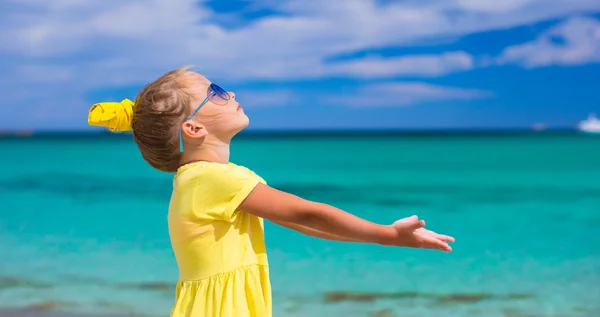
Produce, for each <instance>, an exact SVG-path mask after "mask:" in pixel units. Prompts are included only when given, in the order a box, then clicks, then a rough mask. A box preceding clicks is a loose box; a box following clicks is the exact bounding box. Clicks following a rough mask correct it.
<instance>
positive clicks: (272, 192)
mask: <svg viewBox="0 0 600 317" xmlns="http://www.w3.org/2000/svg"><path fill="white" fill-rule="evenodd" d="M316 206H317V203H315V202H312V201H309V200H306V199H302V198H300V197H298V196H295V195H292V194H289V193H286V192H283V191H280V190H277V189H275V188H272V187H270V186H268V185H265V184H262V183H258V184H257V185H256V186H255V187H254V190H252V192H250V194H249V195H248V196H247V197H246V199H245V200H244V201H242V203H241V204H240V207H239V209H240V210H242V211H244V212H247V213H250V214H253V215H255V216H258V217H261V218H265V219H268V220H271V221H273V222H288V223H299V222H303V220H304V219H306V218H308V217H310V215H311V213H312V211H314V210H315V207H316Z"/></svg>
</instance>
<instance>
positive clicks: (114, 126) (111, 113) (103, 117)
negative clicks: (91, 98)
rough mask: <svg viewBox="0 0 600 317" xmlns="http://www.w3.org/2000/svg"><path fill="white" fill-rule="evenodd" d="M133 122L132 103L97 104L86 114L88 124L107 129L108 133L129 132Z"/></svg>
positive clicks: (124, 100) (125, 101)
mask: <svg viewBox="0 0 600 317" xmlns="http://www.w3.org/2000/svg"><path fill="white" fill-rule="evenodd" d="M132 121H133V101H131V100H129V99H123V101H121V102H99V103H96V104H94V105H93V106H92V108H91V109H90V112H89V114H88V124H89V125H93V126H98V127H107V128H109V129H110V131H112V132H114V131H119V132H124V131H129V130H131V123H132Z"/></svg>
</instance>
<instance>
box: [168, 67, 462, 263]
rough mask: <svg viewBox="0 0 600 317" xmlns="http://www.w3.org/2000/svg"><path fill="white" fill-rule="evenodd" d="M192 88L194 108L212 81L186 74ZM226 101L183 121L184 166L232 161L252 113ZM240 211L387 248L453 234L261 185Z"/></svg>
mask: <svg viewBox="0 0 600 317" xmlns="http://www.w3.org/2000/svg"><path fill="white" fill-rule="evenodd" d="M186 82H188V83H190V84H189V91H190V92H191V93H192V94H193V95H194V98H193V102H192V104H190V110H191V111H193V110H194V109H195V108H196V107H197V106H198V105H199V104H200V103H201V102H202V100H203V99H204V98H205V97H206V92H207V89H208V87H209V85H210V81H209V80H208V79H206V78H205V77H204V76H202V75H200V74H197V73H193V72H189V73H188V74H187V76H186ZM229 94H230V96H231V97H230V99H229V101H228V102H227V104H226V105H217V104H214V103H212V102H210V101H208V102H207V103H206V104H204V105H203V106H202V107H201V108H200V110H199V111H198V112H197V114H196V115H195V116H194V117H193V118H192V119H191V120H189V121H186V122H184V123H183V124H182V125H181V128H182V131H183V146H184V152H183V155H182V159H181V162H180V163H181V164H182V165H183V164H187V163H191V162H196V161H209V162H216V163H221V164H227V163H228V162H229V155H230V144H231V139H232V138H233V137H234V136H235V135H236V134H237V133H238V132H239V131H241V130H243V129H244V128H246V126H247V125H248V122H249V120H248V117H247V116H246V114H245V113H244V112H243V109H242V108H241V106H240V104H239V103H238V102H237V101H236V99H235V94H234V93H231V92H230V93H229ZM239 209H240V210H242V211H244V212H247V213H250V214H253V215H256V216H258V217H262V218H264V219H267V220H270V221H272V222H274V223H276V224H278V225H281V226H284V227H287V228H290V229H293V230H296V231H299V232H301V233H303V234H306V235H309V236H313V237H317V238H321V239H327V240H335V241H344V242H363V243H373V244H380V245H389V246H402V247H411V248H425V249H435V250H440V251H444V252H450V251H452V248H451V247H450V246H449V245H448V243H451V242H454V238H453V237H450V236H447V235H441V234H437V233H435V232H433V231H430V230H427V229H425V228H424V226H425V221H423V220H420V219H418V217H417V216H411V217H407V218H403V219H400V220H398V221H396V222H394V223H393V224H391V225H380V224H376V223H373V222H370V221H367V220H364V219H361V218H359V217H356V216H354V215H352V214H350V213H348V212H346V211H343V210H341V209H338V208H336V207H334V206H330V205H327V204H322V203H318V202H314V201H309V200H306V199H303V198H301V197H298V196H295V195H292V194H289V193H286V192H283V191H280V190H277V189H275V188H272V187H270V186H268V185H265V184H262V183H260V184H258V185H257V186H256V187H255V188H254V190H253V191H252V192H251V193H250V194H249V195H248V197H247V198H246V199H245V200H244V201H243V202H242V203H241V205H240V206H239Z"/></svg>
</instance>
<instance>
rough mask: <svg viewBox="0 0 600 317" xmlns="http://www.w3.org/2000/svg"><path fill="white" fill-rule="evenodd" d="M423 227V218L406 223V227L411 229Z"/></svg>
mask: <svg viewBox="0 0 600 317" xmlns="http://www.w3.org/2000/svg"><path fill="white" fill-rule="evenodd" d="M423 227H425V220H416V219H415V220H413V221H412V222H409V223H407V228H408V229H410V230H413V231H414V230H417V229H419V228H423Z"/></svg>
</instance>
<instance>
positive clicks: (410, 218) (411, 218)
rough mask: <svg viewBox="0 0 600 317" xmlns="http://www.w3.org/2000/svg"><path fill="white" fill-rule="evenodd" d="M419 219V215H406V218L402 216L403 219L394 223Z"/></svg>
mask: <svg viewBox="0 0 600 317" xmlns="http://www.w3.org/2000/svg"><path fill="white" fill-rule="evenodd" d="M417 219H419V217H417V216H414V215H413V216H410V217H406V218H402V219H399V220H396V221H395V222H394V223H405V222H411V221H415V220H417Z"/></svg>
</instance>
